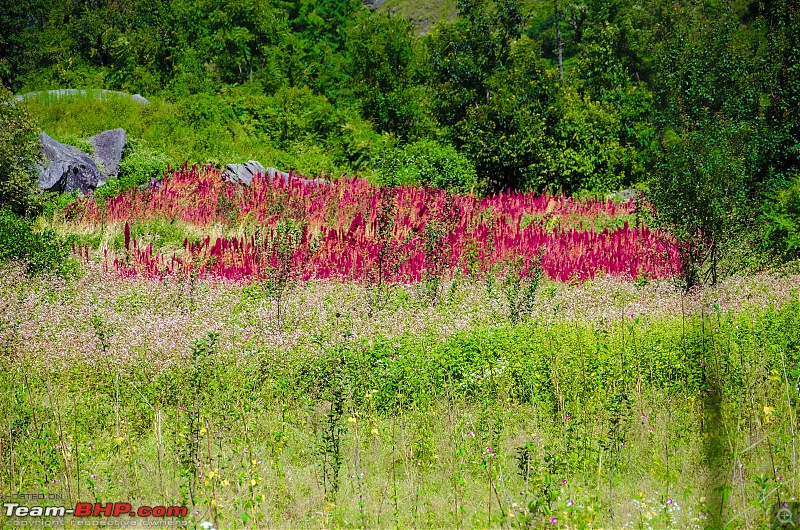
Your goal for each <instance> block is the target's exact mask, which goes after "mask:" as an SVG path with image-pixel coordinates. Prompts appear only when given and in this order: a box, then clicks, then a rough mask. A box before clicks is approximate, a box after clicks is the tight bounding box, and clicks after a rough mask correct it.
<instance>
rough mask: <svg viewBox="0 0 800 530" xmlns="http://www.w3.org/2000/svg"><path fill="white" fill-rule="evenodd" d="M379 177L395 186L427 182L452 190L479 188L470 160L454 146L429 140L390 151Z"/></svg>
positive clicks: (473, 189)
mask: <svg viewBox="0 0 800 530" xmlns="http://www.w3.org/2000/svg"><path fill="white" fill-rule="evenodd" d="M380 180H381V183H382V184H388V185H395V186H397V185H403V186H404V185H414V184H426V185H429V186H435V187H437V188H445V189H449V190H452V191H470V190H472V191H480V190H479V189H477V188H478V177H477V174H476V173H475V168H474V167H473V166H472V164H471V163H470V161H469V160H468V159H467V158H466V157H465V156H464V155H462V154H461V153H459V152H458V151H456V149H455V148H454V147H452V146H450V145H446V144H441V143H439V142H436V141H435V140H428V139H425V140H418V141H416V142H414V143H411V144H408V145H406V146H405V147H404V148H402V149H399V150H396V151H393V152H392V153H391V154H390V155H389V157H387V158H386V159H385V161H384V164H383V167H382V168H381V174H380Z"/></svg>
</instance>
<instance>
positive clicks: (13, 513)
mask: <svg viewBox="0 0 800 530" xmlns="http://www.w3.org/2000/svg"><path fill="white" fill-rule="evenodd" d="M3 508H4V509H5V510H4V511H5V515H6V517H64V516H67V515H72V516H73V517H100V516H101V515H104V516H106V517H123V516H128V517H186V514H187V513H188V512H189V509H188V508H187V507H186V506H139V507H138V508H136V509H134V508H133V506H132V505H131V504H130V503H129V502H109V503H106V504H100V503H99V502H97V503H94V504H92V503H90V502H79V503H77V504H76V505H75V508H67V507H66V506H22V505H20V504H19V503H16V502H6V503H4V504H3Z"/></svg>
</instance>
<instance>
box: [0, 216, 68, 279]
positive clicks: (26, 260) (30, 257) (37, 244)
mask: <svg viewBox="0 0 800 530" xmlns="http://www.w3.org/2000/svg"><path fill="white" fill-rule="evenodd" d="M68 257H69V245H68V243H67V241H65V240H64V239H62V238H60V237H59V236H58V234H56V233H55V232H53V231H52V230H44V231H43V232H36V231H35V230H34V227H33V224H32V223H31V221H29V220H27V219H23V218H21V217H19V216H17V215H16V214H14V212H12V211H11V210H10V209H9V208H4V209H2V210H0V260H17V261H19V262H21V263H22V264H23V265H24V266H25V269H26V271H27V272H28V273H30V274H36V273H40V272H55V273H58V274H64V273H66V272H67V271H68V270H69V263H68V261H67V258H68Z"/></svg>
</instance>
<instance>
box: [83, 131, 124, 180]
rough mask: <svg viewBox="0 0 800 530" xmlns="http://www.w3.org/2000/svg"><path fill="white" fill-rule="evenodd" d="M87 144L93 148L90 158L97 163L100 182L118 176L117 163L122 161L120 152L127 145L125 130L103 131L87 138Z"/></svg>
mask: <svg viewBox="0 0 800 530" xmlns="http://www.w3.org/2000/svg"><path fill="white" fill-rule="evenodd" d="M89 142H90V143H91V144H92V147H93V148H94V153H93V155H92V158H93V159H94V160H95V162H97V164H98V166H99V169H100V173H101V175H102V177H103V178H102V182H101V184H102V183H103V182H105V181H106V180H108V179H109V178H112V177H116V176H117V175H118V174H119V163H120V161H121V160H122V152H123V151H124V150H125V146H126V145H128V137H127V135H126V134H125V129H111V130H110V131H103V132H101V133H100V134H96V135H94V136H92V137H91V138H89Z"/></svg>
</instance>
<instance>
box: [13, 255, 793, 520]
mask: <svg viewBox="0 0 800 530" xmlns="http://www.w3.org/2000/svg"><path fill="white" fill-rule="evenodd" d="M14 274H15V272H14V271H9V272H8V274H7V275H6V277H7V278H9V280H7V281H5V282H3V287H2V289H3V298H4V299H6V300H9V302H10V304H11V305H10V306H9V309H8V310H7V311H6V312H5V313H4V314H3V316H2V321H0V322H2V325H3V326H5V327H3V328H2V329H3V334H2V341H1V342H0V351H2V352H4V355H3V356H2V357H0V362H2V368H3V369H2V371H0V373H2V375H0V387H2V389H3V391H2V393H1V394H0V395H2V396H3V398H2V400H0V410H2V414H3V417H5V418H7V419H8V421H9V425H10V426H11V428H10V431H7V432H9V434H8V435H4V436H3V438H2V440H3V443H4V445H6V446H7V447H9V448H12V449H13V451H14V458H13V459H10V460H8V459H7V460H5V461H4V465H3V466H2V468H0V474H2V482H3V483H4V484H7V485H13V488H14V489H15V491H16V490H17V489H19V490H20V491H47V492H56V491H57V492H60V493H61V494H62V495H64V498H65V499H67V503H68V504H69V503H70V502H73V501H76V502H77V501H85V502H95V501H97V502H105V501H106V500H115V499H125V500H126V501H129V502H131V503H133V504H151V505H152V504H163V505H171V504H177V505H187V506H189V507H190V516H189V517H190V520H191V521H193V523H194V524H199V522H200V521H203V520H208V521H213V522H214V523H215V525H216V526H217V527H239V526H243V525H246V526H251V527H265V526H267V525H270V526H273V527H279V528H285V527H292V528H304V527H308V528H318V527H320V526H326V527H358V528H363V527H371V528H376V527H377V528H388V527H401V528H409V527H412V526H414V525H417V526H425V527H434V528H455V527H462V526H463V527H466V528H470V527H511V528H530V527H542V526H545V525H547V526H551V525H553V526H557V527H568V528H590V527H609V526H610V527H625V526H631V525H632V526H636V525H644V526H647V527H650V528H669V527H681V528H708V527H713V528H721V527H725V526H728V527H731V526H733V527H742V528H744V527H747V526H749V527H763V526H765V525H766V524H767V521H768V517H769V513H770V510H771V509H772V506H773V505H774V503H775V502H777V499H779V498H780V499H791V498H793V497H792V496H793V495H794V494H795V491H796V490H795V484H796V481H797V480H798V478H799V477H798V476H797V472H796V469H797V467H796V465H797V463H796V454H795V451H794V448H795V446H796V443H797V440H796V439H795V436H794V432H795V428H794V426H795V424H796V413H797V400H798V399H800V394H799V393H798V390H797V388H796V384H795V383H796V381H797V379H798V378H800V370H799V369H798V368H797V363H798V362H800V334H798V330H800V321H798V318H799V317H798V316H799V315H800V301H799V300H798V297H797V296H798V293H797V288H796V287H797V284H796V278H797V277H796V276H789V277H788V278H780V277H771V278H762V279H761V280H760V283H758V282H752V281H743V282H742V283H740V284H738V285H733V284H730V285H725V286H724V289H725V291H720V292H718V293H716V294H711V293H709V295H710V296H703V297H701V298H698V297H697V296H690V297H685V296H682V295H677V294H674V291H673V292H672V294H667V293H669V291H666V292H665V291H663V289H662V288H661V287H659V286H658V285H657V284H650V285H643V286H641V287H639V288H634V289H631V288H627V287H625V286H624V285H621V284H614V283H613V282H610V283H609V282H600V283H599V284H598V285H597V286H592V285H591V284H589V285H586V286H583V287H565V286H558V285H555V284H544V285H543V286H542V289H541V290H540V291H539V292H538V293H537V294H536V297H535V300H534V301H533V303H532V305H531V307H530V309H529V311H530V312H529V313H522V314H520V313H513V311H512V312H509V311H510V310H511V308H512V305H513V304H512V305H508V304H506V300H505V297H506V294H503V291H499V290H498V291H491V290H487V289H488V286H485V285H483V284H482V283H480V282H475V283H462V284H460V285H459V284H452V285H450V284H448V285H447V286H446V290H445V292H446V293H448V294H447V295H446V296H443V297H442V298H441V299H440V301H439V302H438V303H437V305H435V306H430V305H428V304H429V302H427V301H426V300H427V298H426V297H424V296H422V293H421V292H420V293H417V292H416V291H415V290H414V289H408V288H402V287H397V288H392V289H391V290H390V291H388V298H386V299H385V304H383V305H382V309H377V310H372V311H366V308H365V307H364V304H368V303H369V300H370V298H369V295H368V293H367V292H366V291H365V290H364V289H362V288H360V287H353V286H348V285H346V284H345V285H322V284H320V285H316V286H315V285H312V284H308V285H306V286H303V287H301V288H300V289H299V290H297V291H296V292H294V293H293V294H292V295H291V299H290V302H289V304H288V305H287V306H286V309H285V313H284V315H283V318H282V319H281V320H280V321H277V320H274V319H272V318H270V317H268V315H270V314H272V313H273V310H274V304H273V301H272V300H271V298H270V297H269V296H268V295H267V294H266V293H265V292H262V290H260V289H256V288H249V287H248V288H244V289H241V288H228V287H221V286H213V285H210V284H206V283H203V282H199V283H196V284H194V283H193V284H189V283H183V284H181V283H172V282H170V283H167V284H162V285H160V286H153V285H150V286H147V287H145V284H140V283H138V282H133V283H129V284H128V283H122V282H120V283H114V284H109V283H108V282H105V283H104V282H103V280H101V279H100V278H99V277H92V276H91V275H89V276H87V277H85V278H84V279H82V280H80V281H79V283H76V284H72V285H66V286H64V285H59V284H58V283H49V282H48V281H47V280H44V279H42V280H37V282H35V283H32V284H27V285H25V284H22V285H20V284H17V283H15V282H14V281H13V278H14ZM770 285H771V286H772V287H773V289H779V291H778V293H782V294H776V291H774V290H773V289H769V288H768V287H769V286H770ZM792 285H794V288H792V287H791V286H792ZM763 288H767V289H768V291H763V292H762V291H761V289H763ZM492 293H494V294H492ZM767 293H769V296H770V297H776V298H775V299H774V300H773V301H772V302H769V303H767V304H766V305H764V304H763V302H764V301H765V300H764V296H765V294H767ZM717 297H720V298H724V299H725V300H727V301H726V302H722V304H721V303H720V302H717V301H715V299H716V298H717ZM748 297H749V298H750V300H751V301H752V302H751V303H746V302H744V300H745V299H746V298H748ZM33 299H37V300H41V302H39V305H38V306H37V307H36V309H34V310H32V311H31V310H28V309H26V308H27V307H28V305H29V304H30V303H31V301H32V300H33ZM609 300H610V301H609ZM593 304H599V305H601V306H603V309H601V310H599V311H598V310H596V309H594V310H593V309H592V306H593ZM676 304H677V308H678V309H677V313H676V312H675V311H674V310H673V309H670V308H674V307H675V305H676ZM633 307H638V310H637V311H636V313H633V312H632V308H633ZM681 307H684V308H685V309H684V310H683V312H681V309H680V308H681ZM559 308H561V309H559ZM61 312H66V313H64V316H63V317H61V318H62V319H63V320H62V323H61V324H59V325H57V326H56V327H52V326H51V325H50V324H49V320H50V319H51V318H53V315H55V314H59V313H61ZM22 315H26V316H25V319H24V320H22V321H19V323H18V324H17V326H16V327H13V328H12V327H8V326H9V325H11V323H12V322H13V320H14V318H20V317H21V316H22ZM515 315H516V316H515ZM420 316H421V317H422V318H424V320H425V322H426V324H425V325H422V326H420V325H419V324H418V323H416V322H417V319H418V318H420ZM440 324H441V325H440ZM442 325H443V326H449V327H450V329H449V330H448V329H445V328H444V327H442ZM153 326H156V327H153ZM26 337H27V338H32V337H36V338H37V339H36V340H34V341H33V342H30V341H29V340H27V339H26ZM731 469H734V470H735V473H732V472H731ZM22 470H25V471H24V472H23V471H22Z"/></svg>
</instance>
